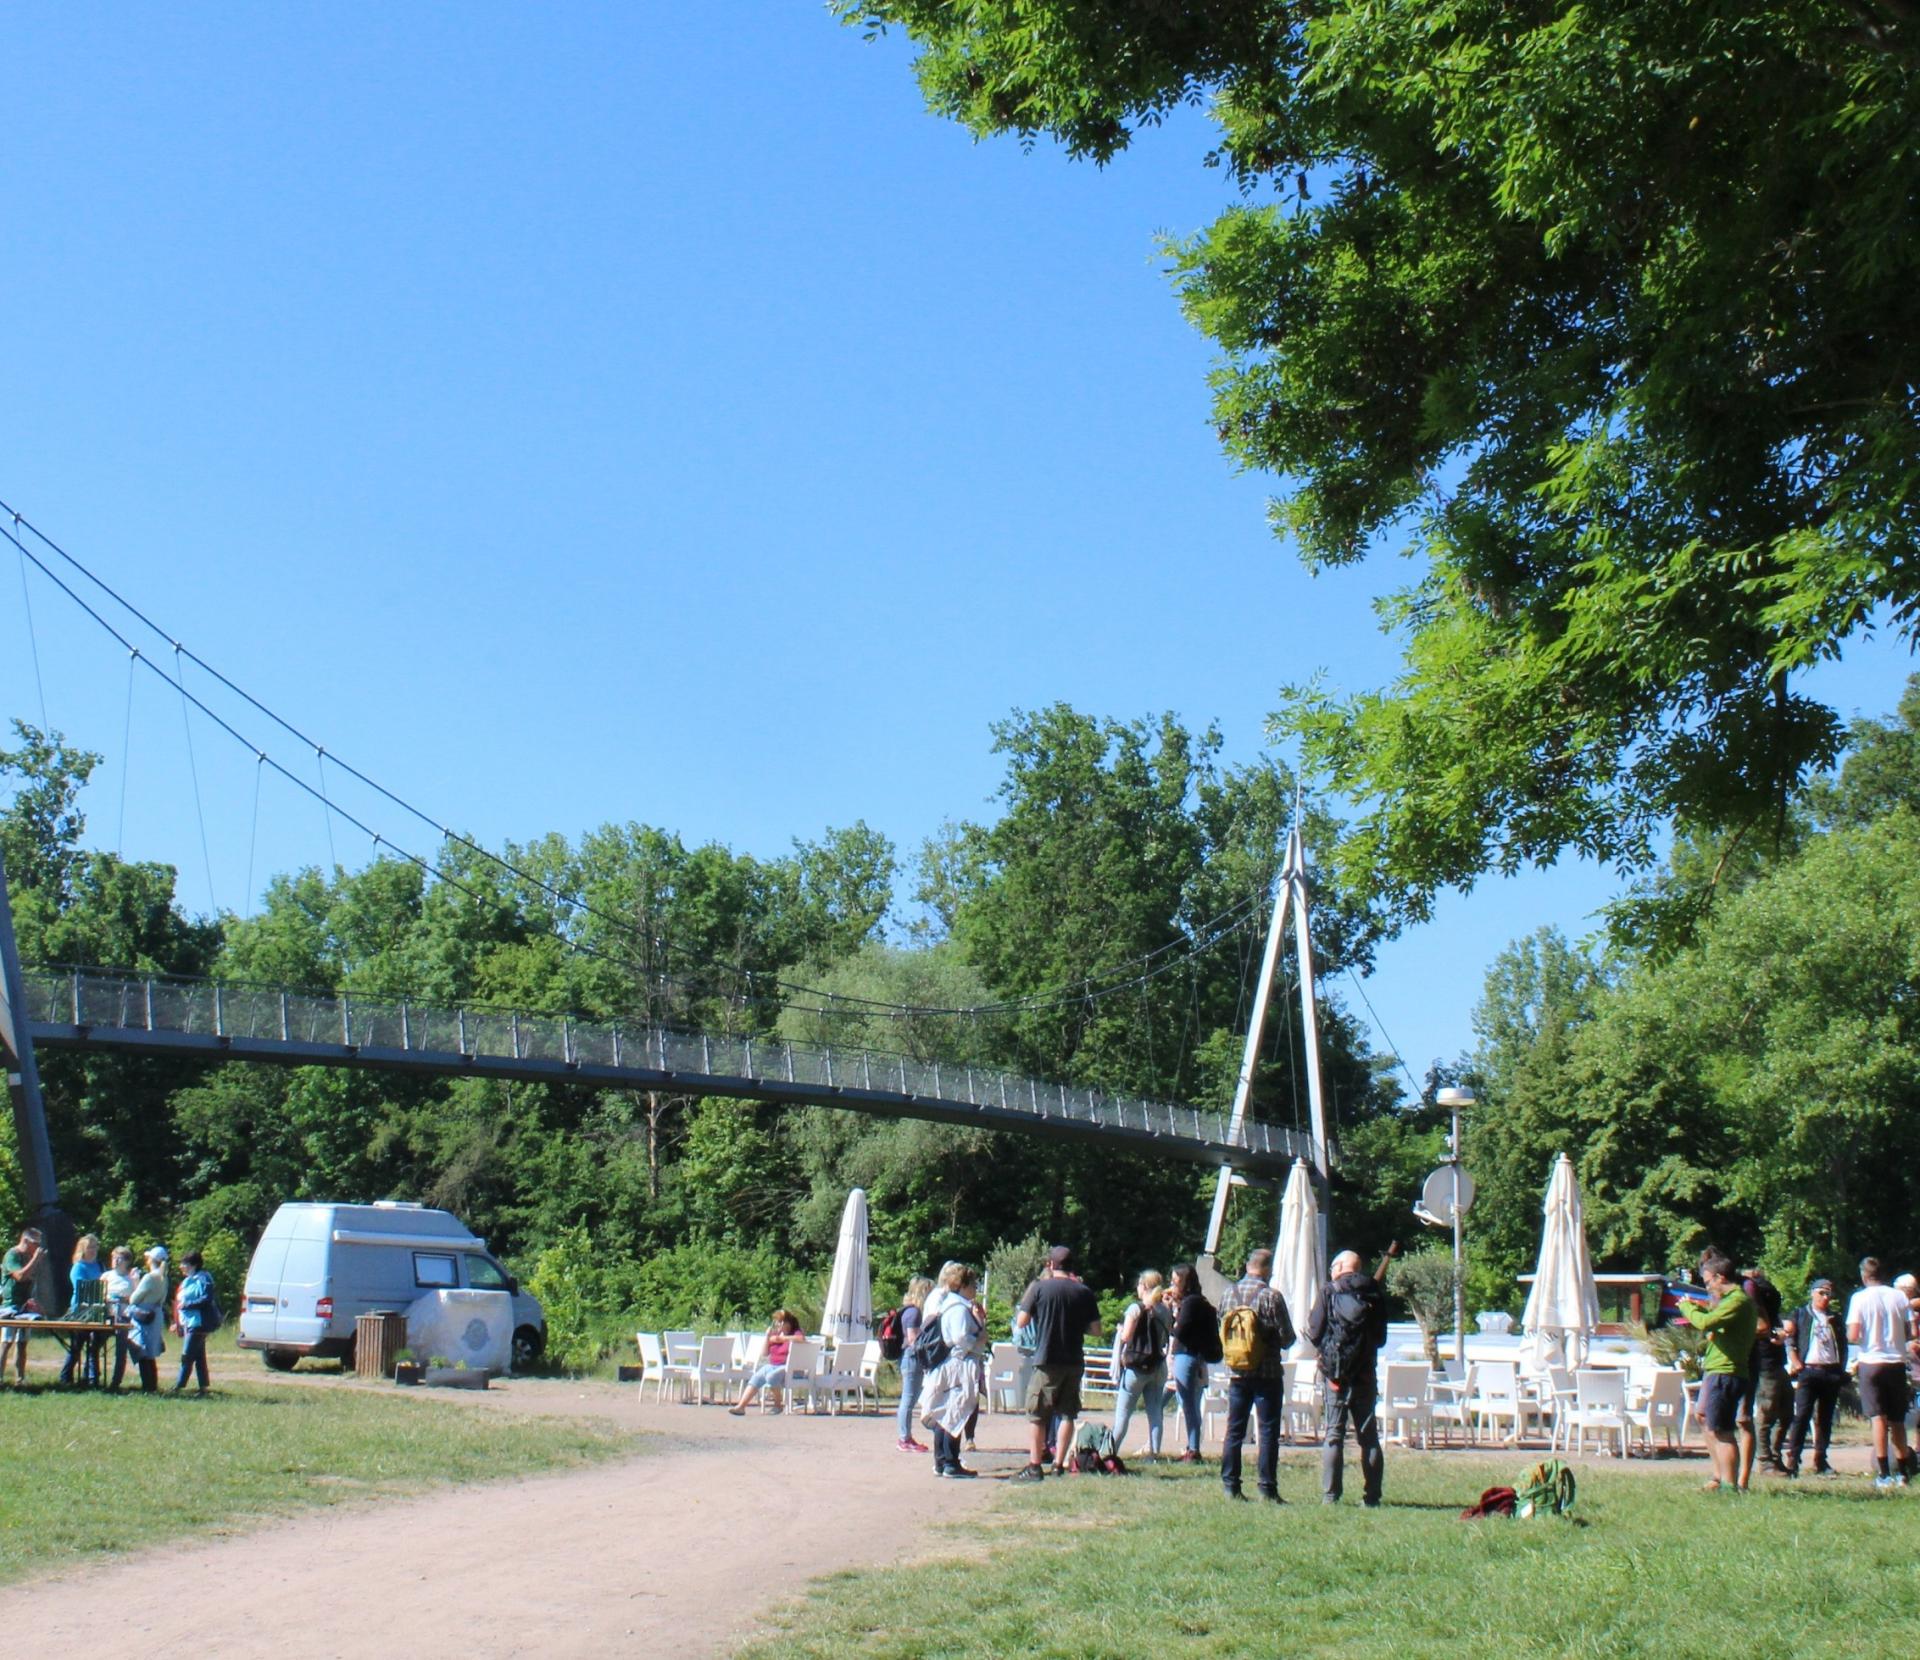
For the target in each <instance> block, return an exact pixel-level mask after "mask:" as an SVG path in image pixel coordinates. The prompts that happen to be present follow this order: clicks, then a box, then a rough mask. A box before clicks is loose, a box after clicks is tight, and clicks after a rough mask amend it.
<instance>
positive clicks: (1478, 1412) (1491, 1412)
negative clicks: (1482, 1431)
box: [1467, 1360, 1525, 1442]
mask: <svg viewBox="0 0 1920 1660" xmlns="http://www.w3.org/2000/svg"><path fill="white" fill-rule="evenodd" d="M1472 1376H1473V1392H1472V1394H1471V1395H1469V1396H1468V1398H1467V1405H1468V1407H1469V1409H1470V1410H1471V1411H1472V1413H1473V1421H1474V1425H1475V1427H1476V1428H1483V1427H1485V1426H1486V1425H1487V1424H1489V1423H1496V1424H1497V1423H1498V1422H1499V1421H1500V1420H1501V1419H1502V1418H1504V1419H1506V1420H1507V1421H1508V1422H1509V1423H1511V1424H1512V1425H1513V1433H1512V1434H1511V1435H1509V1436H1508V1437H1507V1440H1508V1441H1509V1442H1514V1441H1518V1440H1519V1439H1520V1418H1521V1415H1522V1413H1523V1412H1524V1411H1525V1408H1524V1407H1523V1406H1522V1405H1521V1402H1520V1368H1519V1366H1518V1365H1517V1364H1516V1363H1514V1362H1513V1361H1511V1360H1481V1361H1476V1362H1475V1363H1474V1365H1473V1368H1472Z"/></svg>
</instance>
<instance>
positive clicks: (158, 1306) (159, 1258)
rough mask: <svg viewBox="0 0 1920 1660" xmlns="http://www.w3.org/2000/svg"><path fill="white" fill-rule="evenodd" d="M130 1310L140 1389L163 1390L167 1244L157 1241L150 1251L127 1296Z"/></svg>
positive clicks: (130, 1335) (131, 1343) (145, 1392)
mask: <svg viewBox="0 0 1920 1660" xmlns="http://www.w3.org/2000/svg"><path fill="white" fill-rule="evenodd" d="M127 1313H128V1315H129V1316H131V1318H132V1320H133V1327H132V1330H131V1331H129V1332H128V1334H127V1342H128V1345H129V1346H130V1347H131V1348H132V1350H133V1359H134V1363H135V1364H136V1365H137V1366H138V1367H139V1368H140V1392H141V1393H142V1394H143V1395H157V1394H159V1393H160V1357H161V1356H162V1355H163V1354H165V1353H166V1352H167V1248H166V1246H164V1245H155V1246H152V1247H151V1248H149V1250H148V1251H147V1271H146V1272H145V1273H144V1274H142V1275H141V1276H140V1280H139V1283H138V1284H137V1285H135V1286H134V1288H133V1295H132V1296H131V1297H129V1298H128V1299H127Z"/></svg>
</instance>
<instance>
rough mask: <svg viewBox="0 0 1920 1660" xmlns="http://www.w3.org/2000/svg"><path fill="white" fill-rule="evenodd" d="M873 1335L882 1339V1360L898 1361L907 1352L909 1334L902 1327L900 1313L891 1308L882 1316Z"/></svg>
mask: <svg viewBox="0 0 1920 1660" xmlns="http://www.w3.org/2000/svg"><path fill="white" fill-rule="evenodd" d="M873 1335H874V1336H875V1337H877V1338H879V1339H880V1358H881V1359H882V1360H898V1359H899V1358H900V1357H901V1356H902V1355H903V1354H905V1353H906V1352H907V1334H906V1333H905V1332H904V1331H903V1330H902V1329H901V1326H900V1311H899V1309H897V1308H890V1309H888V1310H887V1312H886V1313H885V1314H883V1315H881V1316H880V1324H879V1325H878V1326H876V1327H875V1328H874V1332H873Z"/></svg>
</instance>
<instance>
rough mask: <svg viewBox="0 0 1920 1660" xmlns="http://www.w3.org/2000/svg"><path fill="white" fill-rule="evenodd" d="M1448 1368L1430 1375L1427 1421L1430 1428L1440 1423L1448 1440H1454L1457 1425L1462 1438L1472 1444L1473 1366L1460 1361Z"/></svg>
mask: <svg viewBox="0 0 1920 1660" xmlns="http://www.w3.org/2000/svg"><path fill="white" fill-rule="evenodd" d="M1444 1366H1445V1369H1444V1370H1443V1371H1442V1372H1440V1373H1439V1374H1437V1375H1434V1374H1429V1376H1428V1379H1427V1421H1428V1425H1429V1427H1431V1426H1433V1425H1438V1426H1439V1427H1440V1430H1441V1432H1442V1433H1443V1434H1444V1435H1445V1437H1446V1438H1447V1440H1448V1441H1451V1440H1452V1439H1453V1431H1454V1427H1455V1426H1456V1425H1457V1426H1458V1427H1459V1430H1460V1439H1461V1440H1463V1441H1465V1442H1466V1443H1467V1445H1468V1446H1472V1445H1473V1444H1474V1441H1475V1440H1476V1437H1475V1435H1474V1433H1473V1405H1472V1399H1471V1397H1472V1395H1473V1384H1474V1378H1473V1368H1472V1367H1471V1366H1465V1367H1463V1366H1462V1365H1461V1364H1460V1362H1459V1361H1457V1360H1448V1361H1446V1362H1445V1363H1444Z"/></svg>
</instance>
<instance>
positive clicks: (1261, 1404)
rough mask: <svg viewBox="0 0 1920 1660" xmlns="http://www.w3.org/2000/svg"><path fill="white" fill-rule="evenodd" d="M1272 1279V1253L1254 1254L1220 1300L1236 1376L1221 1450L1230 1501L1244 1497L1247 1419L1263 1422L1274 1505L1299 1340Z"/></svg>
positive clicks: (1263, 1471)
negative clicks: (1290, 1363)
mask: <svg viewBox="0 0 1920 1660" xmlns="http://www.w3.org/2000/svg"><path fill="white" fill-rule="evenodd" d="M1272 1278H1273V1252H1271V1251H1255V1252H1254V1253H1253V1255H1252V1256H1250V1257H1248V1258H1247V1271H1246V1274H1245V1275H1244V1276H1243V1277H1242V1278H1241V1279H1240V1280H1239V1281H1238V1282H1237V1283H1236V1284H1235V1285H1234V1286H1233V1287H1232V1288H1231V1289H1230V1290H1229V1291H1228V1292H1227V1294H1226V1296H1225V1297H1223V1298H1222V1299H1221V1300H1220V1348H1221V1351H1222V1355H1223V1357H1224V1358H1225V1360H1226V1363H1227V1369H1228V1371H1230V1372H1231V1373H1232V1374H1233V1377H1232V1381H1231V1382H1229V1384H1228V1385H1227V1444H1226V1446H1225V1447H1223V1448H1222V1449H1221V1452H1220V1484H1221V1486H1222V1487H1224V1488H1225V1489H1226V1494H1227V1497H1228V1498H1230V1499H1244V1498H1245V1497H1246V1496H1247V1495H1246V1494H1245V1493H1243V1492H1242V1491H1241V1490H1240V1447H1241V1443H1242V1442H1243V1441H1245V1440H1246V1438H1247V1419H1248V1418H1249V1417H1250V1416H1252V1415H1253V1414H1254V1413H1256V1412H1257V1413H1258V1414H1259V1418H1260V1461H1259V1464H1258V1466H1257V1467H1256V1480H1257V1481H1258V1483H1259V1486H1260V1496H1261V1498H1263V1499H1265V1500H1266V1501H1267V1502H1268V1503H1269V1504H1282V1503H1284V1502H1285V1501H1284V1500H1283V1499H1282V1498H1281V1497H1280V1489H1279V1475H1280V1412H1281V1408H1282V1405H1283V1404H1284V1403H1283V1402H1282V1401H1281V1398H1280V1396H1281V1389H1282V1380H1283V1379H1284V1378H1285V1376H1286V1373H1285V1371H1284V1369H1283V1368H1284V1367H1285V1364H1286V1358H1287V1349H1288V1347H1289V1345H1291V1344H1292V1342H1293V1338H1294V1331H1293V1321H1292V1320H1291V1319H1290V1318H1289V1317H1288V1314H1287V1300H1286V1298H1284V1297H1283V1296H1281V1295H1280V1293H1279V1292H1277V1291H1275V1290H1274V1289H1273V1287H1272V1286H1271V1285H1270V1284H1269V1283H1268V1282H1269V1281H1270V1280H1271V1279H1272Z"/></svg>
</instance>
